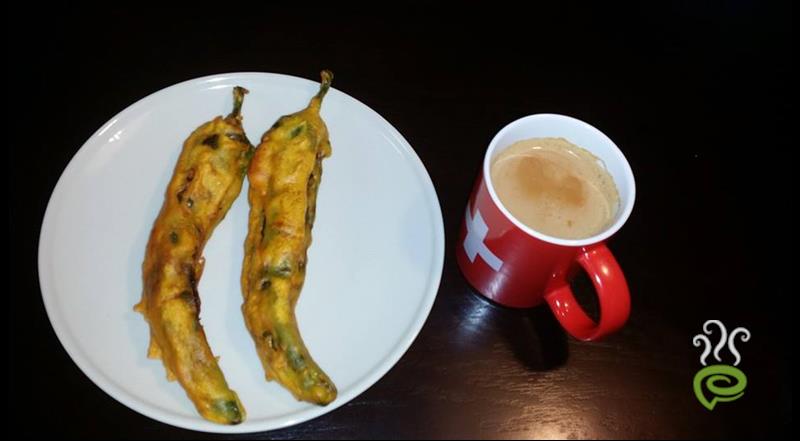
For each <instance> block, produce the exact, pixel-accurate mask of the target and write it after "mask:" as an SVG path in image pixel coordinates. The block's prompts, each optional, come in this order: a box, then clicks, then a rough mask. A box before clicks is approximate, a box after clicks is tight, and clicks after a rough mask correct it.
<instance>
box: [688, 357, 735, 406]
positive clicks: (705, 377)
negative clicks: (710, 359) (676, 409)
mask: <svg viewBox="0 0 800 441" xmlns="http://www.w3.org/2000/svg"><path fill="white" fill-rule="evenodd" d="M734 380H735V381H734ZM720 383H724V384H723V385H720ZM704 385H705V388H706V389H708V392H709V393H710V394H711V399H710V400H709V399H707V398H706V396H705V393H704V392H703V386H704ZM693 386H694V394H695V395H696V396H697V400H698V401H700V404H702V405H703V406H704V407H705V408H706V409H708V410H714V407H715V406H716V405H717V403H720V402H722V403H726V402H730V401H735V400H738V399H739V398H741V397H742V395H744V389H745V387H747V376H745V374H744V372H742V371H741V370H739V369H738V368H735V367H733V366H729V365H727V364H715V365H711V366H707V367H704V368H703V369H700V371H698V372H697V374H695V376H694V383H693Z"/></svg>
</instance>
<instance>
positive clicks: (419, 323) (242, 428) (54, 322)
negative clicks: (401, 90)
mask: <svg viewBox="0 0 800 441" xmlns="http://www.w3.org/2000/svg"><path fill="white" fill-rule="evenodd" d="M263 77H273V78H278V79H281V80H284V81H300V82H307V83H312V84H317V83H316V82H315V81H311V80H308V79H306V78H302V77H297V76H293V75H287V74H281V73H274V72H255V71H245V72H228V73H219V74H212V75H205V76H202V77H197V78H191V79H188V80H184V81H181V82H178V83H175V84H172V85H169V86H166V87H163V88H161V89H159V90H157V91H155V92H152V93H150V94H148V95H146V96H144V97H142V98H140V99H139V100H137V101H135V102H134V103H132V104H130V105H128V106H127V107H125V108H124V109H123V110H121V111H119V112H117V113H116V114H115V115H114V116H113V117H111V118H110V119H108V120H107V121H106V122H104V123H103V124H102V125H101V126H100V128H98V129H97V130H95V131H94V132H93V133H92V134H91V135H90V136H89V137H88V138H87V139H86V141H84V142H83V144H82V145H81V146H80V148H79V149H78V150H77V151H76V152H75V153H74V154H73V156H72V158H71V159H70V160H69V162H68V163H67V165H66V167H64V170H63V171H62V172H61V175H60V176H59V178H58V181H57V182H56V185H55V186H54V187H53V190H52V191H51V193H50V197H49V199H48V202H47V208H46V209H45V213H44V216H43V217H42V223H41V227H40V231H39V237H38V242H39V243H38V254H37V269H38V279H39V290H40V294H41V296H42V301H43V303H44V307H45V312H46V314H47V318H48V320H49V321H50V325H51V326H52V327H53V331H54V332H55V334H56V337H57V338H58V341H59V342H60V343H61V346H62V347H63V348H64V350H65V351H66V352H67V354H68V355H69V357H70V359H71V360H72V362H73V363H75V365H77V366H78V368H79V370H80V371H81V372H82V373H83V375H85V376H86V377H88V379H89V380H90V381H91V382H92V383H94V385H95V386H97V387H98V388H100V390H102V391H103V392H105V393H106V394H107V395H108V396H110V397H111V398H113V399H114V400H116V401H117V402H119V403H121V404H123V405H124V406H126V407H128V408H129V409H131V410H133V411H135V412H137V413H139V414H141V415H144V416H146V417H148V418H151V419H154V420H156V421H159V422H161V423H164V424H169V425H172V426H175V427H179V428H182V429H188V430H196V431H202V432H209V433H255V432H263V431H269V430H278V429H282V428H286V427H290V426H294V425H296V424H300V423H303V422H306V421H310V420H312V419H315V418H317V417H320V416H322V415H325V414H328V413H331V412H333V411H334V410H336V409H337V408H339V407H341V406H343V405H344V404H347V403H349V402H350V401H352V400H353V399H355V398H356V397H358V396H360V395H361V394H362V393H364V392H365V391H367V389H369V388H370V387H372V386H374V385H375V384H376V383H378V382H379V381H380V379H381V378H383V377H384V376H385V375H386V374H387V373H388V372H389V371H390V370H391V369H392V368H394V366H395V365H396V364H397V363H398V361H400V359H401V358H402V357H403V355H405V353H406V352H408V349H409V348H410V347H411V345H412V344H413V343H414V341H415V340H416V339H417V337H418V336H419V334H420V332H421V331H422V328H423V326H424V325H425V323H426V322H427V320H428V317H429V316H430V313H431V310H432V308H433V305H434V302H435V300H436V297H437V295H438V291H439V287H440V285H441V279H442V274H443V271H444V254H445V253H444V247H445V234H444V219H443V216H442V210H441V204H440V202H439V197H438V194H437V192H436V187H435V186H434V184H433V180H432V179H431V176H430V173H429V172H428V170H427V168H426V167H425V164H424V163H423V162H422V160H421V159H420V157H419V155H418V154H417V152H416V151H415V150H414V148H413V147H412V146H411V143H409V142H408V140H406V139H405V137H404V136H403V135H402V134H401V133H400V132H399V131H398V130H397V128H395V127H394V126H393V125H392V124H391V123H390V122H389V121H387V120H386V118H384V117H383V115H381V114H380V113H378V112H377V111H376V110H374V109H372V108H371V107H370V106H368V105H366V104H364V103H363V102H361V101H359V100H358V99H356V98H354V97H352V96H351V95H348V94H347V93H345V92H343V91H341V90H339V89H335V88H332V89H333V90H336V91H337V92H338V93H340V94H341V96H342V97H343V98H344V99H345V100H350V101H352V102H354V103H355V104H356V105H358V106H363V108H364V109H366V110H367V111H368V112H371V113H372V114H373V116H375V117H377V118H378V120H379V121H380V122H381V123H383V124H384V125H385V129H386V130H385V132H386V133H387V134H389V135H391V136H392V138H393V139H394V141H395V142H396V143H397V145H399V146H400V147H402V148H403V150H404V152H405V156H406V157H407V158H408V159H410V165H411V166H412V169H413V170H414V172H415V174H417V175H418V177H419V178H420V180H421V183H422V185H423V187H424V194H425V197H426V199H428V201H427V204H426V205H428V207H429V208H430V209H431V212H432V213H431V214H432V215H433V217H434V219H433V222H434V223H435V224H436V225H434V229H433V230H434V231H433V234H434V240H433V262H432V264H431V272H430V274H429V276H428V281H427V286H426V289H425V297H424V299H423V302H422V303H421V305H420V307H419V308H418V311H419V313H418V314H417V316H416V318H415V320H414V321H413V322H412V323H411V325H410V327H409V328H407V331H405V334H404V335H403V336H402V338H401V339H400V341H398V342H397V344H396V346H395V348H394V349H393V350H392V351H391V352H390V353H389V354H388V355H387V356H386V357H384V359H383V360H381V361H380V362H379V363H378V365H377V368H376V369H373V370H371V371H368V373H367V375H365V376H363V377H362V378H361V379H360V380H358V381H356V383H355V384H354V385H353V386H352V387H351V389H350V390H351V393H349V394H347V396H346V397H341V396H340V398H337V400H335V401H334V402H333V403H331V404H330V405H328V406H325V407H311V408H308V409H304V410H301V411H299V412H294V413H291V414H290V415H291V418H286V419H285V420H284V421H281V422H279V423H278V424H275V423H274V422H271V420H267V421H260V422H259V421H254V422H252V423H249V422H248V420H246V421H245V422H244V423H243V424H239V425H235V426H226V425H220V424H215V423H212V422H209V421H206V420H203V419H202V418H201V417H200V416H199V415H197V414H195V415H193V416H192V417H183V416H180V415H175V414H174V413H172V412H171V411H168V410H165V409H159V408H156V407H154V406H152V405H150V404H147V403H142V402H140V400H139V399H137V398H136V397H135V396H133V395H130V394H128V393H127V392H125V391H124V389H122V388H121V387H120V386H118V385H117V384H115V383H114V381H113V379H112V378H110V377H108V375H107V374H106V373H104V372H102V371H101V370H100V369H99V368H98V367H96V366H95V365H94V363H93V362H91V361H90V360H91V359H90V357H89V356H87V355H85V354H84V353H83V352H84V350H83V348H81V346H80V344H79V343H78V342H77V339H75V338H74V337H73V336H72V335H71V332H70V330H69V328H68V326H67V323H65V321H66V320H64V319H63V318H62V317H60V315H59V313H58V308H57V305H55V304H54V303H55V302H56V299H55V296H56V295H57V290H56V289H55V288H53V285H54V284H52V283H50V280H49V278H50V277H52V272H51V271H50V270H49V269H48V262H47V260H48V259H49V256H50V253H48V250H49V247H50V245H49V244H51V243H52V241H51V240H50V239H49V238H50V237H51V236H52V235H53V234H54V233H53V231H52V230H53V228H54V226H55V225H54V224H53V222H54V220H53V219H54V216H55V214H54V211H55V210H56V207H55V205H57V203H58V201H59V200H60V199H62V198H63V196H62V193H63V192H64V191H65V186H66V185H67V180H69V178H70V176H72V174H73V173H75V171H74V170H73V169H74V168H75V167H77V165H76V164H78V162H79V161H80V158H81V157H82V156H83V155H86V154H88V153H87V151H88V150H89V149H88V144H89V143H90V142H92V141H93V140H94V138H96V137H97V136H98V135H100V134H102V133H103V132H105V131H106V130H107V129H108V128H110V127H111V126H112V125H113V124H114V123H115V122H116V121H118V120H119V119H121V118H123V117H125V116H126V115H127V114H129V113H131V112H134V111H135V110H137V109H138V108H139V107H141V106H143V105H146V104H147V102H148V101H149V100H153V99H156V98H158V96H160V95H164V94H167V93H169V92H170V91H174V90H176V89H180V88H184V87H193V86H197V85H201V84H204V83H210V82H221V81H225V80H231V79H236V78H263ZM46 293H47V294H46Z"/></svg>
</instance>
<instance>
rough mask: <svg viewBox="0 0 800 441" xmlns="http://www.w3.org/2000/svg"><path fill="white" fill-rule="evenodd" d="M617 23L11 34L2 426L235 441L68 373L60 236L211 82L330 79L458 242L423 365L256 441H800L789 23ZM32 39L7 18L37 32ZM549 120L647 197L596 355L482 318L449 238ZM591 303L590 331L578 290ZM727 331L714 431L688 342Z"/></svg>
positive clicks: (112, 15) (354, 21)
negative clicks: (562, 121) (502, 151)
mask: <svg viewBox="0 0 800 441" xmlns="http://www.w3.org/2000/svg"><path fill="white" fill-rule="evenodd" d="M605 3H607V2H603V5H602V6H600V5H598V6H595V7H593V8H592V9H569V10H559V11H551V10H531V11H523V10H511V9H502V8H492V10H488V8H489V6H488V5H487V6H485V7H484V8H485V9H486V10H475V11H472V12H473V13H476V15H473V16H472V17H461V12H462V11H461V8H459V9H457V10H446V9H440V10H436V11H431V10H430V9H428V8H426V9H422V8H409V9H407V10H406V9H404V10H396V11H388V10H387V11H384V12H375V13H374V14H372V15H365V14H363V13H362V12H359V11H356V10H352V11H339V12H340V13H342V12H345V13H346V14H345V15H346V17H347V18H346V19H341V18H334V16H333V15H329V14H327V13H324V12H322V11H321V10H317V9H311V8H309V9H302V8H301V9H263V10H251V9H246V11H245V13H243V14H239V13H234V11H231V12H225V11H220V12H214V13H211V12H208V13H200V12H186V13H183V12H181V11H168V12H165V11H158V12H148V13H141V12H139V13H135V12H133V11H131V10H114V11H108V12H105V11H104V12H103V13H102V14H95V15H93V16H88V15H85V14H84V13H85V12H88V11H74V10H73V11H62V13H60V14H59V13H56V14H55V15H54V16H53V17H51V18H42V19H41V22H39V25H37V26H36V29H35V31H31V29H30V28H24V29H26V30H27V31H28V32H24V30H16V29H15V27H13V26H8V27H7V30H6V32H7V38H6V45H7V51H6V53H7V54H8V60H9V61H12V62H13V63H14V64H13V66H12V67H10V68H8V69H7V75H11V78H10V81H8V82H7V83H6V84H7V89H8V90H11V91H12V97H13V98H8V99H7V101H6V106H7V109H8V110H9V111H10V112H11V116H9V117H7V118H6V124H7V125H6V129H5V132H6V133H10V134H11V136H12V137H13V138H12V141H13V143H12V144H11V145H8V146H7V149H6V151H7V152H8V153H7V156H6V160H7V161H6V170H7V172H10V173H7V176H8V181H7V185H8V187H7V189H8V190H7V194H8V195H10V196H11V198H10V199H11V207H10V214H9V217H8V219H9V237H10V238H11V241H12V247H13V248H12V249H13V254H11V257H10V259H12V267H11V269H12V274H10V277H11V279H12V280H14V282H15V285H16V286H17V287H16V288H15V289H14V290H9V291H7V294H6V295H7V296H8V297H10V298H11V301H12V305H11V306H10V307H8V312H9V313H8V316H7V341H8V345H9V346H10V347H11V348H12V352H11V357H12V358H11V363H10V364H9V369H10V370H11V372H9V374H8V375H7V379H8V380H7V388H6V400H7V405H8V406H10V408H11V409H13V412H14V413H13V417H12V418H11V421H10V423H12V424H13V425H14V426H15V427H16V428H18V429H19V430H21V431H22V433H23V434H24V435H26V436H29V437H33V436H36V437H41V436H48V435H55V436H63V437H91V438H96V437H112V438H129V437H147V438H151V437H152V438H155V437H159V438H162V437H163V438H197V437H200V438H222V437H218V436H215V435H208V434H200V433H193V432H189V431H185V430H181V429H177V428H175V427H171V426H167V425H164V424H161V423H158V422H156V421H153V420H151V419H149V418H146V417H144V416H142V415H139V414H137V413H136V412H134V411H132V410H130V409H128V408H126V407H125V406H123V405H122V404H120V403H118V402H116V401H115V400H114V399H112V398H111V397H109V396H107V395H106V394H105V393H103V392H102V391H101V390H100V389H99V388H97V387H96V386H95V385H94V384H93V383H92V382H91V381H90V380H89V379H88V378H86V377H85V376H84V375H83V374H82V373H81V372H80V370H79V369H78V368H77V367H76V366H75V365H74V364H73V362H72V361H71V360H70V358H69V357H68V356H67V354H66V352H65V351H64V350H63V348H62V347H61V345H60V344H59V342H58V340H57V338H56V336H55V334H54V333H53V331H52V328H51V327H50V324H49V322H48V319H47V317H46V315H45V311H44V308H43V305H42V300H41V295H40V292H39V287H38V276H37V270H36V255H37V238H38V232H39V228H40V225H41V220H42V216H43V213H44V209H45V207H46V204H47V201H48V198H49V195H50V192H51V191H52V189H53V187H54V185H55V183H56V181H57V179H58V177H59V175H60V173H61V171H62V170H63V169H64V167H65V166H66V164H67V162H68V161H69V159H70V158H71V157H72V155H73V154H75V152H76V151H77V150H78V148H79V147H80V146H81V145H82V143H83V142H84V141H85V140H86V138H88V137H89V135H91V134H92V133H93V131H94V130H95V129H96V128H98V127H99V126H100V125H101V124H102V123H103V122H105V121H106V120H108V119H109V118H110V117H111V116H113V115H114V114H115V113H116V112H118V111H119V110H121V109H123V108H125V107H126V106H128V105H129V104H131V103H132V102H134V101H135V100H137V99H139V98H141V97H143V96H145V95H147V94H149V93H152V92H155V91H157V90H159V89H161V88H163V87H166V86H168V85H171V84H173V83H176V82H179V81H182V80H186V79H189V78H193V77H198V76H203V75H209V74H213V73H221V72H231V71H266V72H281V73H286V74H291V75H298V76H303V77H307V78H315V77H316V75H317V72H318V71H319V70H320V68H322V67H328V68H331V69H332V70H334V71H335V72H336V85H335V86H336V87H337V88H339V89H340V90H342V91H344V92H346V93H348V94H350V95H352V96H354V97H356V98H358V99H359V100H361V101H363V102H364V103H365V104H367V105H368V106H370V107H372V108H373V109H375V110H376V111H378V112H379V113H381V114H382V115H383V116H385V117H386V119H387V120H389V121H390V122H391V123H392V124H393V125H394V126H395V127H397V129H398V130H399V131H400V132H401V133H403V134H404V136H405V137H406V138H407V139H408V140H409V142H410V143H411V145H412V146H414V148H415V149H416V151H417V153H418V154H419V156H420V157H421V158H422V161H423V162H424V163H425V165H426V167H427V169H428V171H429V173H430V175H431V177H432V179H433V182H434V184H435V186H436V189H437V192H438V195H439V198H440V201H441V206H442V211H443V214H444V221H445V231H446V235H447V253H446V257H445V264H444V273H443V277H442V282H441V288H440V290H439V295H438V298H437V300H436V303H435V305H434V307H433V310H432V312H431V314H430V318H429V319H428V321H427V323H426V325H425V327H424V328H423V330H422V332H421V333H420V335H419V337H418V338H417V340H416V342H415V343H414V344H413V346H412V347H411V349H410V350H409V351H408V353H406V355H405V356H404V357H403V358H402V359H401V360H400V362H399V363H398V364H397V365H396V366H395V367H394V368H393V369H392V370H391V371H390V372H389V373H388V374H387V375H386V376H385V377H384V378H383V379H382V380H380V381H379V382H378V383H377V384H375V385H374V386H373V387H372V388H370V389H369V390H367V391H366V392H365V393H363V394H362V395H361V396H359V397H357V398H356V399H354V400H353V401H351V402H350V403H348V404H346V405H344V406H342V407H341V408H339V409H337V410H336V411H333V412H331V413H329V414H327V415H325V416H323V417H320V418H318V419H315V420H312V421H310V422H307V423H304V424H301V425H299V426H296V427H292V428H288V429H285V430H279V431H274V432H268V433H260V434H252V435H246V436H243V438H251V439H255V438H295V437H304V438H305V437H308V438H328V437H333V438H349V437H354V438H371V437H376V438H398V437H413V438H418V437H420V438H421V437H433V438H453V437H477V438H497V437H511V438H551V437H569V438H588V437H600V438H607V437H623V438H630V437H646V438H672V437H699V438H728V437H734V436H743V437H748V438H749V437H767V436H778V435H785V434H788V431H789V428H790V425H791V420H792V415H791V412H792V374H791V373H790V372H789V361H788V360H789V358H790V356H791V353H792V347H793V346H792V345H791V344H790V335H791V334H790V333H791V332H792V331H790V328H789V326H788V325H789V323H790V321H791V320H792V318H790V310H791V309H792V308H793V306H792V303H791V300H790V293H791V292H796V290H794V289H792V288H790V286H795V283H796V282H795V281H794V280H792V275H793V271H794V270H795V269H794V265H790V263H796V261H797V258H796V257H795V256H793V255H792V254H791V252H792V251H793V247H794V244H795V239H794V238H793V237H791V236H793V233H794V229H795V227H796V221H795V219H796V218H795V216H794V215H790V214H789V209H790V208H791V207H794V206H795V205H796V204H795V198H794V196H793V193H794V191H793V188H794V186H795V183H794V179H792V177H793V176H792V171H794V170H796V169H797V167H796V166H795V165H794V164H795V163H794V158H795V157H796V155H795V153H794V152H793V150H794V149H795V148H796V147H795V146H796V140H795V139H794V137H790V131H791V129H792V127H793V124H794V122H793V121H794V118H793V111H794V105H793V102H794V96H793V88H791V87H790V85H789V78H790V77H791V76H793V74H792V72H793V71H794V68H793V67H792V61H793V52H792V46H791V43H790V41H791V39H792V11H791V7H790V6H789V5H788V4H766V3H763V2H756V1H735V2H717V3H715V4H713V5H708V4H695V3H697V2H684V4H683V5H681V6H658V7H656V6H636V7H634V8H632V9H631V8H630V7H622V6H614V7H609V6H607V5H605ZM29 12H30V11H29ZM9 17H16V19H15V18H9ZM21 18H24V16H22V15H13V14H12V15H11V16H7V19H6V20H7V22H9V21H14V20H17V22H19V23H28V21H25V20H22V19H21ZM498 24H501V25H503V26H505V27H504V28H499V27H497V25H498ZM541 112H555V113H563V114H567V115H572V116H575V117H577V118H580V119H583V120H585V121H588V122H590V123H591V124H593V125H595V126H596V127H598V128H600V129H601V130H603V131H604V132H605V133H606V134H608V135H609V136H610V137H611V138H612V139H614V140H615V141H616V142H617V144H618V145H619V146H620V147H621V148H622V150H623V151H624V152H625V154H626V155H627V157H628V159H629V161H630V163H631V165H632V167H633V170H634V173H635V175H636V179H637V186H638V195H637V196H638V197H637V201H636V206H635V208H634V212H633V215H632V216H631V218H630V220H629V221H628V223H627V225H626V226H625V227H624V228H623V229H622V230H621V231H620V232H619V234H617V236H616V237H615V239H614V241H613V242H612V243H611V247H612V249H613V251H614V252H615V254H616V256H617V258H618V259H619V261H620V263H621V265H622V267H623V268H624V269H625V270H626V274H627V278H628V282H629V284H630V287H631V290H632V298H633V312H632V315H631V317H630V321H629V323H628V324H627V326H626V327H625V328H624V329H623V330H622V331H621V332H620V333H619V334H617V335H615V336H613V337H611V338H608V339H607V340H605V341H602V342H599V343H581V342H578V341H575V340H574V339H571V338H569V337H567V336H566V335H565V334H564V332H563V331H561V330H560V328H559V327H558V326H557V324H556V323H555V321H554V319H553V318H552V316H551V314H550V312H549V311H548V310H545V309H533V310H522V311H520V310H507V309H503V308H499V307H495V306H493V305H491V304H489V303H487V302H486V301H484V300H482V298H480V297H478V296H476V295H475V294H474V293H473V292H472V291H471V289H470V287H469V286H468V285H467V284H466V283H465V281H464V279H463V278H462V277H461V275H460V273H459V271H458V268H457V266H456V264H455V259H454V253H453V251H454V248H455V246H456V244H455V242H454V240H455V237H456V234H457V228H458V225H459V222H461V218H462V215H463V212H464V204H465V201H466V197H467V195H468V192H469V190H470V188H471V185H472V183H473V180H474V178H475V176H476V173H477V171H478V168H479V164H480V162H481V158H482V156H483V153H484V150H485V148H486V146H487V145H488V143H489V140H490V139H491V137H492V136H493V135H494V133H495V132H496V131H497V130H499V129H500V128H501V127H502V126H503V125H505V124H506V123H508V122H510V121H512V120H514V119H516V118H518V117H520V116H523V115H526V114H533V113H541ZM790 237H791V238H790ZM576 286H577V289H578V291H579V294H580V297H581V300H582V302H583V303H584V304H586V305H587V307H589V308H592V307H593V306H592V304H593V301H592V295H591V290H590V289H589V286H590V284H589V283H588V282H587V280H586V278H585V277H583V278H579V279H578V280H577V281H576ZM790 290H791V292H790ZM712 318H716V319H721V320H722V321H723V322H724V323H725V324H727V325H728V327H729V328H731V327H733V326H745V327H747V328H749V330H750V331H751V332H752V339H751V340H750V342H748V343H745V344H741V345H739V348H740V352H741V354H742V358H743V361H742V363H741V365H739V368H741V369H742V371H744V372H745V373H746V374H747V377H748V380H749V383H748V386H747V389H746V392H745V395H744V396H743V397H742V398H741V399H739V400H738V401H735V402H732V403H722V404H720V405H719V406H718V407H717V408H716V409H714V411H713V412H712V411H708V410H706V409H705V408H703V407H702V406H701V405H700V403H699V402H698V401H697V399H696V398H695V396H694V394H693V392H692V379H693V376H694V374H695V373H696V372H697V371H698V370H699V369H700V367H701V366H700V362H699V352H700V351H699V349H697V348H695V347H693V346H692V344H691V340H692V336H693V335H695V334H697V333H699V332H700V328H701V325H702V324H703V322H704V321H705V320H707V319H712ZM726 362H728V363H730V362H731V361H730V360H726ZM226 438H227V437H226Z"/></svg>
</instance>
